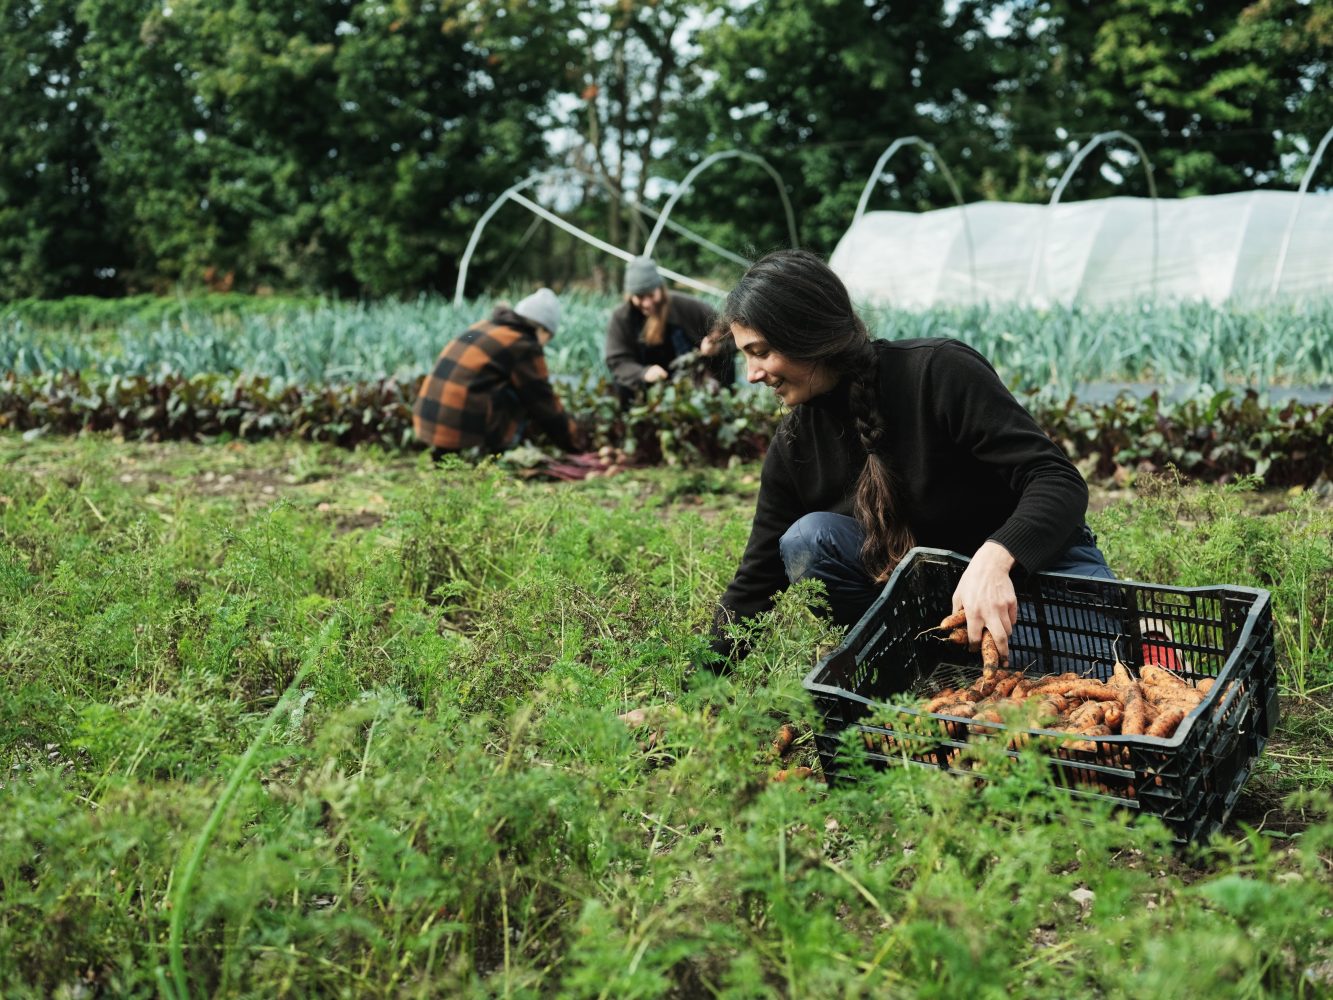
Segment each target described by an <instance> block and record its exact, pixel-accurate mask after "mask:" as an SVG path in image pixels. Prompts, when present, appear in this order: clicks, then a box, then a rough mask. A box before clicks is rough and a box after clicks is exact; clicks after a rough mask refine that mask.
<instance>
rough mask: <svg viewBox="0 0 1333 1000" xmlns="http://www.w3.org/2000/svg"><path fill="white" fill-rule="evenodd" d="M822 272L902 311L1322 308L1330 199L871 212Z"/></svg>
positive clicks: (1239, 197) (1255, 195)
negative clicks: (1158, 304)
mask: <svg viewBox="0 0 1333 1000" xmlns="http://www.w3.org/2000/svg"><path fill="white" fill-rule="evenodd" d="M964 213H965V214H964ZM1154 214H1155V216H1156V218H1155V225H1156V230H1155V231H1156V246H1155V248H1154ZM964 219H966V226H967V228H969V229H970V231H971V240H972V257H973V260H974V262H975V263H974V265H973V264H971V263H970V262H969V256H968V248H967V243H966V240H965V238H964V237H965V228H964ZM829 262H830V264H831V265H832V267H833V269H834V270H835V271H837V273H838V274H839V276H841V277H842V279H843V281H844V282H846V284H847V286H848V288H849V289H850V290H851V292H852V294H853V296H854V297H855V298H857V299H858V300H859V301H863V302H866V303H869V304H875V305H893V306H901V307H907V308H926V307H930V306H934V305H951V304H952V305H958V304H968V303H973V302H992V303H1002V302H1013V303H1031V304H1037V305H1042V304H1056V303H1058V304H1065V305H1073V304H1110V303H1116V302H1125V301H1139V300H1149V299H1154V298H1156V299H1160V300H1173V301H1181V300H1207V301H1210V302H1214V303H1223V302H1236V303H1244V302H1260V301H1266V300H1270V299H1271V298H1272V297H1274V296H1277V297H1281V298H1284V299H1290V298H1301V297H1315V296H1327V295H1328V294H1329V293H1330V291H1331V290H1333V194H1326V193H1320V194H1312V193H1307V192H1296V191H1247V192H1240V193H1235V194H1221V195H1202V196H1198V197H1193V198H1178V199H1156V200H1154V199H1150V198H1105V199H1097V200H1092V201H1083V202H1073V203H1065V204H1053V205H1027V204H1015V203H1005V202H975V203H973V204H970V205H967V206H966V207H963V206H955V207H951V208H943V209H938V210H936V211H931V212H922V213H911V212H896V211H877V212H866V213H865V214H863V215H861V216H860V217H859V218H857V219H856V221H855V222H854V223H853V224H852V225H851V227H850V228H849V229H848V230H847V232H846V233H845V234H844V235H843V237H842V239H841V240H840V241H839V243H838V246H837V248H836V249H835V250H834V252H833V255H832V256H831V257H830V261H829ZM973 266H974V267H975V281H974V280H973V271H972V267H973Z"/></svg>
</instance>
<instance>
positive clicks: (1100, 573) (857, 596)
mask: <svg viewBox="0 0 1333 1000" xmlns="http://www.w3.org/2000/svg"><path fill="white" fill-rule="evenodd" d="M864 540H865V532H864V531H863V530H862V529H861V525H860V524H858V523H857V522H856V519H855V518H851V517H848V516H847V515H846V514H832V513H829V512H828V511H817V512H816V513H813V514H806V515H805V516H804V517H802V518H801V519H800V520H798V521H797V522H796V523H795V524H793V525H792V526H791V527H790V528H788V529H787V531H786V533H785V534H784V535H783V536H782V539H781V541H780V542H779V549H780V551H781V552H782V563H783V566H785V567H786V570H787V579H788V580H790V581H791V582H792V583H795V582H796V581H797V580H805V579H808V578H814V579H816V580H822V581H824V589H825V590H826V591H827V592H828V601H829V608H830V610H831V612H832V617H833V620H834V621H835V622H837V623H838V624H839V625H854V624H856V623H857V622H858V621H860V620H861V616H862V615H864V614H865V613H866V611H867V610H868V609H869V608H870V605H871V604H873V603H874V602H875V598H877V597H879V595H880V594H881V593H882V592H883V590H884V584H882V583H876V582H875V581H874V580H873V579H871V578H870V576H869V574H867V573H866V571H865V568H864V567H863V566H862V565H861V543H862V542H863V541H864ZM1046 570H1047V572H1050V573H1073V574H1077V575H1079V576H1095V577H1101V578H1103V579H1106V580H1114V579H1115V574H1114V573H1112V572H1111V568H1110V567H1109V566H1107V565H1106V557H1105V556H1103V555H1102V552H1101V549H1099V548H1097V539H1096V538H1095V537H1094V536H1093V534H1092V532H1091V531H1090V530H1089V529H1088V527H1087V525H1084V526H1083V528H1082V529H1081V530H1080V531H1079V533H1078V536H1077V537H1076V538H1075V540H1074V544H1073V545H1071V546H1069V548H1068V549H1066V550H1065V551H1064V553H1062V554H1061V555H1060V557H1059V558H1058V559H1056V560H1055V562H1054V563H1052V564H1051V565H1050V566H1048V567H1047V568H1046Z"/></svg>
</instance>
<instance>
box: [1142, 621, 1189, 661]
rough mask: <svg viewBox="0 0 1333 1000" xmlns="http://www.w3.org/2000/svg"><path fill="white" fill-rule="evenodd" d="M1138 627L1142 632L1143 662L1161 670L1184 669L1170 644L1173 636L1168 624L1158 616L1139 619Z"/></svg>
mask: <svg viewBox="0 0 1333 1000" xmlns="http://www.w3.org/2000/svg"><path fill="white" fill-rule="evenodd" d="M1139 628H1140V630H1141V631H1142V633H1143V645H1142V647H1140V648H1141V650H1142V653H1143V662H1144V663H1151V664H1152V665H1153V666H1156V667H1161V668H1162V669H1163V670H1175V671H1181V670H1184V669H1185V665H1184V664H1183V663H1182V662H1181V660H1180V657H1179V656H1177V655H1176V651H1175V649H1174V648H1173V646H1172V645H1171V643H1172V642H1173V641H1174V638H1175V637H1174V636H1173V635H1172V634H1171V626H1170V625H1168V624H1167V623H1166V622H1164V621H1162V620H1161V619H1159V618H1143V619H1141V620H1140V621H1139Z"/></svg>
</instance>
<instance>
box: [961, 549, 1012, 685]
mask: <svg viewBox="0 0 1333 1000" xmlns="http://www.w3.org/2000/svg"><path fill="white" fill-rule="evenodd" d="M1013 567H1014V557H1013V556H1012V555H1010V554H1009V550H1008V549H1006V548H1005V547H1004V546H1003V545H1001V544H1000V543H999V542H986V543H985V544H983V545H982V546H981V548H979V549H977V552H976V555H974V556H973V557H972V561H971V563H969V564H968V567H967V569H965V570H963V576H962V579H960V580H959V581H958V586H957V588H956V589H955V590H954V592H953V610H955V611H957V610H958V609H959V608H962V609H963V611H965V612H966V613H967V643H968V646H969V647H970V648H972V649H976V648H977V647H978V646H979V645H980V643H981V630H982V629H988V630H989V631H990V634H991V636H992V637H993V638H994V639H995V647H996V648H997V649H998V650H999V652H1000V662H1001V663H1004V662H1006V661H1007V660H1008V659H1009V633H1010V632H1012V631H1013V629H1014V622H1016V621H1017V620H1018V596H1017V595H1016V594H1015V593H1014V582H1013V580H1011V579H1010V578H1009V571H1010V570H1011V569H1013Z"/></svg>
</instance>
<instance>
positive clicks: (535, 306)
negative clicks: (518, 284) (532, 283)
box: [514, 288, 560, 336]
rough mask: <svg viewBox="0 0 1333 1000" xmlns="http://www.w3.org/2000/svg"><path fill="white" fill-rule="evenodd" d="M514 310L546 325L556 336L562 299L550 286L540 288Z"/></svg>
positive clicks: (540, 324) (528, 318) (541, 324)
mask: <svg viewBox="0 0 1333 1000" xmlns="http://www.w3.org/2000/svg"><path fill="white" fill-rule="evenodd" d="M514 312H516V313H518V314H519V315H520V316H522V317H523V318H524V319H526V320H531V321H532V322H534V323H536V324H537V325H539V326H544V327H546V329H548V330H550V331H551V336H555V331H556V330H557V329H559V327H560V300H559V299H558V298H556V297H555V292H553V291H551V290H550V289H549V288H539V289H537V290H536V291H535V292H533V293H532V294H531V295H529V296H528V297H527V298H526V299H522V300H521V301H520V302H519V304H518V305H516V306H514Z"/></svg>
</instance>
